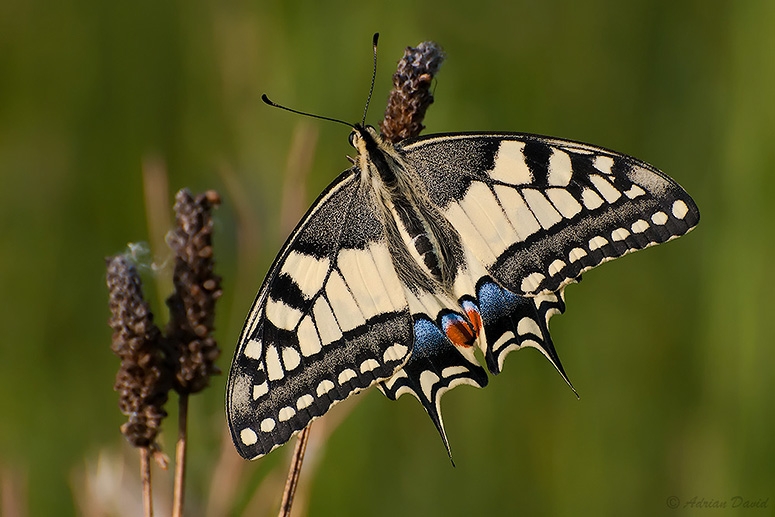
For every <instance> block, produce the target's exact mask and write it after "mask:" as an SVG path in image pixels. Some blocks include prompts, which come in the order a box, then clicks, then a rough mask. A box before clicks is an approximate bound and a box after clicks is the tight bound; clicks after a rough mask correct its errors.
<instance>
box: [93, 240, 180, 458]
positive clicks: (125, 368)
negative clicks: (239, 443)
mask: <svg viewBox="0 0 775 517" xmlns="http://www.w3.org/2000/svg"><path fill="white" fill-rule="evenodd" d="M106 262H107V284H108V291H109V306H110V312H111V317H110V320H109V321H108V323H109V325H110V327H111V328H112V329H113V344H112V346H111V349H112V350H113V352H114V353H115V354H116V355H117V356H119V357H120V358H121V366H120V367H119V370H118V373H117V374H116V384H115V386H114V389H115V390H116V391H118V392H119V408H120V409H121V412H122V413H123V414H124V415H126V416H128V417H129V420H128V422H126V423H125V424H124V425H122V426H121V432H122V433H123V434H124V436H126V438H127V439H128V440H129V441H130V443H132V445H134V446H135V447H149V448H157V447H156V436H157V435H158V433H159V430H160V426H161V421H162V419H163V418H164V417H166V416H167V412H166V411H164V404H165V403H166V402H167V393H168V391H169V389H170V387H171V385H172V382H171V379H172V376H171V370H170V366H169V363H168V357H167V355H166V354H165V352H164V348H163V347H164V343H163V338H162V336H161V332H160V331H159V328H158V327H157V326H156V325H155V324H154V323H153V314H152V313H151V311H150V308H149V307H148V303H147V302H146V301H145V299H144V298H143V290H142V282H141V281H140V277H139V275H138V274H137V270H136V268H135V267H134V265H132V264H131V263H130V262H129V260H128V259H127V258H126V257H124V256H123V255H118V256H115V257H112V258H109V259H107V260H106Z"/></svg>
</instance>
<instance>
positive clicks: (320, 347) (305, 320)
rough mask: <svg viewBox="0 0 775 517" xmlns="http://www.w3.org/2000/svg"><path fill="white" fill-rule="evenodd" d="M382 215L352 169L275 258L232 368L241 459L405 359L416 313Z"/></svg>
mask: <svg viewBox="0 0 775 517" xmlns="http://www.w3.org/2000/svg"><path fill="white" fill-rule="evenodd" d="M376 213H377V212H376V210H375V207H374V206H373V198H372V196H371V195H370V193H369V192H368V191H365V190H364V189H363V188H362V184H361V183H360V181H359V176H358V175H357V174H356V173H355V171H348V172H346V173H345V174H343V175H342V176H341V177H340V178H339V179H338V180H337V181H336V182H335V183H334V184H332V186H331V187H329V189H328V190H327V191H326V192H325V193H324V194H323V195H322V196H321V197H320V198H319V199H318V201H317V202H316V204H315V205H313V207H312V208H311V209H310V211H309V213H308V214H307V216H306V217H305V219H304V220H303V221H302V222H301V223H300V224H299V226H298V227H297V229H296V230H295V231H294V233H293V234H292V235H291V237H290V238H289V239H288V242H287V243H286V245H285V247H284V248H283V250H282V251H281V253H280V255H279V256H278V258H277V259H276V260H275V263H274V264H273V265H272V268H271V269H270V272H269V274H268V275H267V278H266V280H265V281H264V285H263V287H262V288H261V291H260V292H259V294H258V297H257V298H256V301H255V302H254V304H253V308H252V309H251V312H250V315H249V317H248V320H247V322H246V324H245V328H244V329H243V331H242V335H241V336H240V340H239V344H238V347H237V351H236V354H235V356H234V361H233V364H232V368H231V372H230V376H229V385H228V399H227V412H228V418H229V426H230V429H231V432H232V437H233V440H234V443H235V445H236V446H237V449H238V450H239V452H240V454H241V455H242V456H244V457H245V458H256V457H259V456H261V455H264V454H266V453H268V452H269V451H271V450H272V449H274V448H275V447H277V446H278V445H281V444H283V443H285V442H286V441H287V440H288V439H289V438H290V437H291V436H292V435H293V434H294V433H295V432H297V431H299V430H301V429H303V428H304V427H305V426H306V425H307V424H308V423H309V422H310V421H311V420H312V419H314V418H316V417H318V416H321V415H323V414H324V413H325V412H326V411H328V409H329V408H330V407H331V406H332V405H333V404H335V403H336V402H338V401H341V400H344V399H345V398H347V397H348V396H349V395H351V394H353V393H356V392H358V391H360V390H362V389H364V388H367V387H369V386H371V385H372V384H374V383H375V382H377V381H379V380H382V379H385V378H387V377H390V376H391V375H392V374H393V373H394V372H395V371H396V370H397V369H398V368H399V367H400V366H401V365H403V363H404V362H405V361H406V358H407V357H408V355H409V352H410V348H411V346H412V342H413V339H412V321H411V317H410V314H409V309H408V305H407V301H406V299H405V297H404V295H403V287H402V285H401V283H400V282H399V280H398V276H397V274H396V270H395V268H394V267H393V265H392V261H391V255H390V252H389V249H388V246H387V243H386V240H385V236H384V228H383V225H382V223H381V221H380V220H379V218H378V217H377V216H376V215H375V214H376Z"/></svg>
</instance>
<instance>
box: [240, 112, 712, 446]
mask: <svg viewBox="0 0 775 517" xmlns="http://www.w3.org/2000/svg"><path fill="white" fill-rule="evenodd" d="M350 143H351V144H352V146H353V147H354V148H355V149H356V150H357V152H358V155H357V157H356V158H355V160H353V161H354V164H353V166H352V167H351V168H350V169H348V170H346V171H345V172H343V173H342V174H341V175H340V176H339V177H338V178H337V179H336V180H334V182H333V183H332V184H331V185H330V186H329V187H328V188H327V189H326V190H325V191H324V192H323V193H322V194H321V195H320V197H319V198H318V199H317V201H316V202H315V203H314V204H313V205H312V207H311V208H310V209H309V211H308V212H307V214H306V215H305V216H304V218H303V219H302V220H301V222H300V223H299V225H298V226H297V227H296V229H295V230H294V231H293V233H292V234H291V236H290V237H289V238H288V240H287V242H286V243H285V245H284V246H283V248H282V250H281V251H280V253H279V255H278V256H277V258H276V259H275V261H274V263H273V264H272V266H271V268H270V270H269V273H268V274H267V276H266V279H265V280H264V283H263V286H262V287H261V290H260V291H259V292H258V295H257V297H256V299H255V301H254V303H253V307H252V309H251V310H250V313H249V315H248V317H247V321H246V322H245V326H244V328H243V330H242V334H241V335H240V338H239V344H238V346H237V350H236V353H235V356H234V360H233V363H232V367H231V372H230V375H229V381H228V393H227V413H228V420H229V427H230V429H231V434H232V438H233V440H234V443H235V445H236V447H237V450H238V451H239V453H240V454H241V455H242V456H243V457H245V458H248V459H255V458H258V457H260V456H263V455H265V454H267V453H268V452H270V451H271V450H273V449H275V448H276V447H278V446H280V445H282V444H284V443H285V442H286V441H288V439H289V438H291V436H293V435H294V434H295V433H296V432H298V431H300V430H301V429H303V428H304V427H305V426H307V424H309V423H310V422H311V421H312V420H313V419H315V418H317V417H320V416H322V415H323V414H324V413H326V411H328V409H329V408H330V407H331V406H333V405H334V404H336V403H337V402H340V401H342V400H344V399H346V398H347V397H349V396H350V395H353V394H355V393H357V392H359V391H361V390H364V389H366V388H368V387H370V386H373V385H377V386H378V387H379V389H380V390H381V391H382V392H383V393H384V394H385V395H386V396H387V397H388V398H390V399H396V398H398V397H399V396H401V395H402V394H404V393H410V394H412V395H414V396H415V397H417V399H419V401H420V402H421V403H422V405H423V406H424V408H425V410H426V411H427V412H428V415H429V416H430V417H431V420H432V421H433V423H434V424H435V426H436V428H437V429H438V431H439V433H440V435H441V437H442V440H443V441H444V445H445V446H446V447H447V450H448V451H449V444H448V442H447V438H446V434H445V432H444V425H443V423H442V418H441V410H440V399H441V396H442V395H443V394H444V393H445V392H446V391H447V390H449V389H451V388H453V387H455V386H457V385H460V384H469V385H473V386H477V387H484V386H485V385H486V384H487V381H488V377H487V373H486V372H485V368H484V367H483V366H482V365H480V364H479V362H478V361H477V359H476V357H475V356H474V350H475V349H479V350H480V351H481V353H482V355H483V357H484V362H485V365H484V366H486V368H487V370H489V372H490V373H492V374H497V373H499V372H500V371H501V368H502V367H503V362H504V360H505V358H506V355H507V354H508V353H509V352H511V351H512V350H518V349H521V348H524V347H533V348H537V349H538V350H539V351H540V352H542V353H543V354H544V355H545V356H546V357H547V358H548V359H549V361H551V363H552V364H553V365H554V367H555V368H556V369H557V370H558V371H559V373H560V374H561V375H562V376H563V378H564V379H565V380H566V382H567V381H568V379H567V376H566V375H565V372H564V370H563V367H562V365H561V363H560V359H559V357H558V356H557V353H556V352H555V349H554V346H553V344H552V340H551V338H550V336H549V329H548V323H549V318H551V317H552V316H553V315H554V314H558V313H562V312H563V311H564V310H565V303H564V299H563V291H564V289H565V287H566V286H567V285H568V284H570V283H573V282H575V281H577V280H578V279H579V278H580V276H581V274H582V273H583V272H584V271H586V270H588V269H591V268H593V267H595V266H597V265H599V264H601V263H603V262H606V261H608V260H612V259H615V258H617V257H621V256H622V255H625V254H627V253H630V252H632V251H636V250H640V249H643V248H646V247H649V246H652V245H655V244H659V243H662V242H666V241H668V240H670V239H673V238H676V237H679V236H681V235H684V234H685V233H687V232H688V231H690V230H691V229H692V228H694V226H696V225H697V223H698V222H699V218H700V214H699V211H698V209H697V206H696V205H695V204H694V202H693V201H692V199H691V197H689V195H688V194H687V193H686V192H685V191H684V190H683V189H682V188H681V187H680V186H679V185H678V184H677V183H676V182H675V181H673V180H672V179H670V178H669V177H667V176H666V175H665V174H663V173H662V172H660V171H659V170H657V169H656V168H654V167H652V166H651V165H649V164H647V163H644V162H642V161H640V160H637V159H635V158H632V157H629V156H626V155H623V154H620V153H617V152H614V151H610V150H607V149H603V148H601V147H596V146H592V145H588V144H583V143H579V142H573V141H569V140H561V139H558V138H550V137H544V136H537V135H530V134H521V133H450V134H438V135H429V136H422V137H419V138H412V139H408V140H404V141H401V142H399V143H398V144H396V145H393V144H391V143H389V142H387V141H384V140H383V139H382V138H381V137H380V135H378V134H377V132H376V131H375V130H374V128H372V127H369V126H364V125H363V124H355V125H353V126H352V133H351V134H350ZM569 384H570V383H569Z"/></svg>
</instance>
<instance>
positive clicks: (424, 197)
mask: <svg viewBox="0 0 775 517" xmlns="http://www.w3.org/2000/svg"><path fill="white" fill-rule="evenodd" d="M351 143H352V145H353V147H355V148H356V149H357V150H358V158H357V160H356V166H357V167H358V169H360V171H361V175H362V176H361V181H362V182H363V183H364V188H367V189H369V190H370V191H371V192H372V193H373V195H374V204H375V206H376V207H378V208H379V209H380V210H379V212H380V215H381V219H382V223H383V224H384V225H385V229H386V232H385V233H386V238H387V240H388V245H389V246H390V252H391V255H392V257H393V263H394V264H395V266H396V269H397V270H398V273H399V275H400V276H401V277H402V279H403V280H404V281H405V282H406V283H407V284H408V285H410V286H414V287H418V288H423V289H425V290H427V291H438V290H439V289H440V288H441V289H443V290H445V291H449V292H451V289H452V283H453V281H454V277H455V274H456V272H457V266H458V263H459V260H458V257H459V256H460V252H459V250H460V244H459V237H458V235H457V232H455V231H454V229H453V228H452V227H451V226H449V224H447V223H446V221H445V219H444V218H443V216H442V215H441V214H439V213H438V210H437V209H435V208H434V207H433V205H432V203H431V202H430V201H429V199H428V193H427V191H426V189H425V186H424V185H423V184H422V182H421V181H420V179H419V178H418V177H417V174H416V172H415V171H414V169H412V167H411V165H409V164H408V163H407V161H406V160H405V159H404V157H403V155H402V153H401V152H400V151H398V150H397V149H396V148H395V146H393V145H392V144H391V143H389V142H386V141H385V140H383V139H382V138H381V137H380V136H379V135H378V134H377V132H376V131H375V130H374V128H372V127H370V126H369V127H361V126H358V127H356V128H355V131H353V135H352V137H351Z"/></svg>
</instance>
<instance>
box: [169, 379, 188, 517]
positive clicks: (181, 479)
mask: <svg viewBox="0 0 775 517" xmlns="http://www.w3.org/2000/svg"><path fill="white" fill-rule="evenodd" d="M187 423H188V393H181V394H180V396H179V397H178V443H177V444H176V445H175V486H174V493H173V496H172V497H173V500H172V515H173V517H183V499H184V496H185V484H186V441H187V440H186V435H187Z"/></svg>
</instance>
